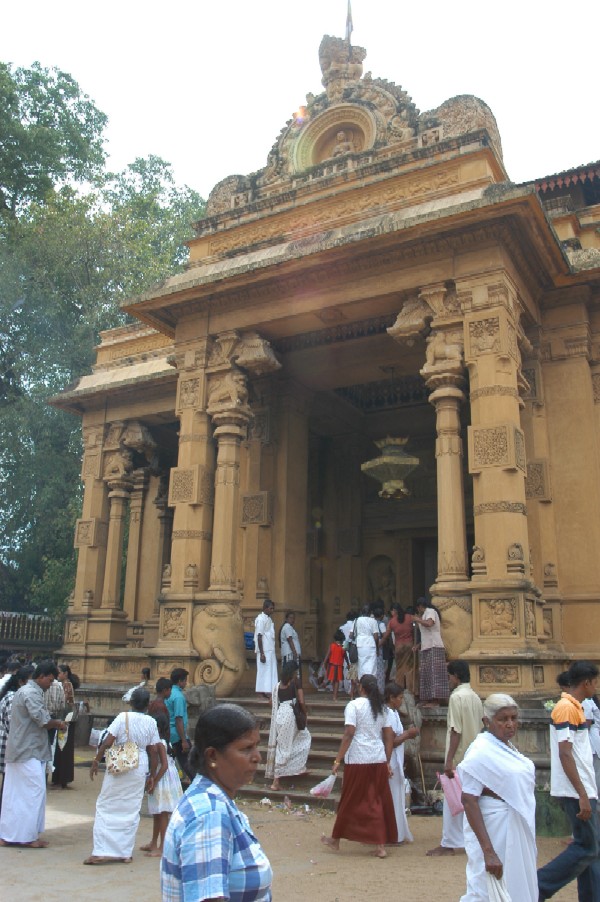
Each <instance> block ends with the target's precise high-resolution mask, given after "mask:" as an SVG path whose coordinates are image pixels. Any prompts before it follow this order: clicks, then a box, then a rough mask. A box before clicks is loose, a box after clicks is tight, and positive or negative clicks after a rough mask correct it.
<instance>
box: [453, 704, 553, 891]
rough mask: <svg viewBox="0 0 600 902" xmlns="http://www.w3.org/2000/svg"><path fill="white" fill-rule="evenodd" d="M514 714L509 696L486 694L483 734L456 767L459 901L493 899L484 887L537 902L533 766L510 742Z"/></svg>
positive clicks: (516, 713)
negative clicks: (460, 817)
mask: <svg viewBox="0 0 600 902" xmlns="http://www.w3.org/2000/svg"><path fill="white" fill-rule="evenodd" d="M518 718H519V709H518V707H517V704H516V702H515V701H514V700H513V699H512V698H511V697H510V695H504V694H502V693H496V694H494V695H490V696H488V698H487V699H486V700H485V702H484V705H483V722H484V724H485V726H486V727H487V729H488V732H487V733H480V734H479V736H477V738H476V739H475V741H474V742H472V743H471V745H470V746H469V749H468V750H467V753H466V755H465V757H464V760H463V762H462V763H461V764H459V765H458V768H457V770H458V775H459V777H460V780H461V783H462V790H463V791H462V802H463V805H464V808H465V822H464V836H465V850H466V853H467V856H468V859H467V892H466V893H465V895H464V896H462V897H461V899H460V902H488V900H489V899H492V898H494V895H492V894H491V892H490V889H491V890H492V891H493V892H495V893H496V897H497V895H498V894H499V893H502V892H504V894H505V896H506V894H508V896H509V897H510V899H512V900H513V902H538V885H537V874H536V847H535V767H534V765H533V762H532V761H530V760H529V758H526V757H525V756H524V755H522V754H521V753H520V752H519V751H518V750H517V749H516V748H515V746H514V745H513V744H512V739H514V738H515V736H516V732H517V726H518ZM484 850H485V851H484ZM488 886H489V887H490V889H488Z"/></svg>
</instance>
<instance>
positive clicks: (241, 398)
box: [207, 368, 248, 413]
mask: <svg viewBox="0 0 600 902" xmlns="http://www.w3.org/2000/svg"><path fill="white" fill-rule="evenodd" d="M247 403H248V389H247V387H246V377H245V376H244V374H243V373H242V372H240V370H237V369H233V368H232V369H231V370H230V371H229V372H227V373H225V375H224V376H222V377H221V378H220V379H214V380H212V381H211V383H210V388H209V392H208V405H207V410H208V412H209V413H213V412H214V411H217V410H224V409H226V408H230V407H244V406H245V405H246V404H247Z"/></svg>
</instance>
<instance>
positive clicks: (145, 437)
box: [121, 420, 156, 461]
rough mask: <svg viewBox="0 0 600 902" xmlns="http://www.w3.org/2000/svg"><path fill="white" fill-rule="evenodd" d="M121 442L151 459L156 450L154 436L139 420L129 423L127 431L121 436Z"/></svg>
mask: <svg viewBox="0 0 600 902" xmlns="http://www.w3.org/2000/svg"><path fill="white" fill-rule="evenodd" d="M121 443H122V444H123V445H124V446H125V447H126V448H132V449H133V450H134V451H137V452H138V453H139V454H143V455H144V457H145V458H146V460H148V461H151V460H152V457H153V456H154V452H155V451H156V442H155V441H154V439H153V438H152V435H151V433H150V430H149V429H148V427H147V426H145V425H144V424H143V423H140V422H139V421H138V420H132V421H131V422H129V423H127V425H126V427H125V432H124V433H123V436H122V437H121Z"/></svg>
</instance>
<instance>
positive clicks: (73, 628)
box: [65, 620, 85, 645]
mask: <svg viewBox="0 0 600 902" xmlns="http://www.w3.org/2000/svg"><path fill="white" fill-rule="evenodd" d="M65 642H67V644H68V645H82V644H83V643H84V642H85V620H69V621H68V623H67V629H66V635H65Z"/></svg>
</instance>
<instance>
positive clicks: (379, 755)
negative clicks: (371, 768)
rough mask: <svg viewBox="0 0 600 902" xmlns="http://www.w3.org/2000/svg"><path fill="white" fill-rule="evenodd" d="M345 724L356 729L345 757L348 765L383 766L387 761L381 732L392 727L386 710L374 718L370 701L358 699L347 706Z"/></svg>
mask: <svg viewBox="0 0 600 902" xmlns="http://www.w3.org/2000/svg"><path fill="white" fill-rule="evenodd" d="M344 724H345V725H351V726H353V727H355V728H356V730H355V733H354V737H353V739H352V742H351V743H350V748H349V749H348V751H347V752H346V754H345V756H344V761H345V763H346V764H381V763H382V762H385V761H386V760H387V758H386V754H385V747H384V745H383V736H382V732H381V731H382V730H383V728H384V727H388V726H389V725H390V724H389V720H388V714H387V709H386V708H384V709H383V712H382V713H381V714H378V715H377V717H373V712H372V711H371V705H370V702H369V699H368V698H356V699H354V701H352V702H348V704H347V705H346V710H345V712H344Z"/></svg>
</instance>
